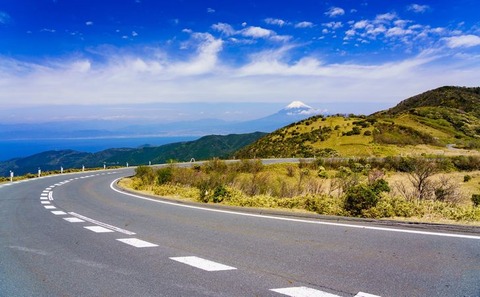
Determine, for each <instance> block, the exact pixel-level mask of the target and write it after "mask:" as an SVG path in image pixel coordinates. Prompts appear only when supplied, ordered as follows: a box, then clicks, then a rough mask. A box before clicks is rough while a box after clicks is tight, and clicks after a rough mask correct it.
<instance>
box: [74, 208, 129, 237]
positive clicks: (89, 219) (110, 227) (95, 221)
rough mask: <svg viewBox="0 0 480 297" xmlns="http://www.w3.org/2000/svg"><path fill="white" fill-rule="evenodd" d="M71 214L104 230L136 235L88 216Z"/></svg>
mask: <svg viewBox="0 0 480 297" xmlns="http://www.w3.org/2000/svg"><path fill="white" fill-rule="evenodd" d="M69 214H70V215H72V216H74V217H77V218H79V219H82V220H85V221H87V222H90V223H93V224H95V225H99V226H102V227H104V228H108V229H110V230H113V231H117V232H120V233H123V234H127V235H135V233H134V232H131V231H128V230H125V229H122V228H118V227H115V226H112V225H109V224H105V223H102V222H99V221H97V220H94V219H91V218H88V217H86V216H82V215H79V214H78V213H74V212H69Z"/></svg>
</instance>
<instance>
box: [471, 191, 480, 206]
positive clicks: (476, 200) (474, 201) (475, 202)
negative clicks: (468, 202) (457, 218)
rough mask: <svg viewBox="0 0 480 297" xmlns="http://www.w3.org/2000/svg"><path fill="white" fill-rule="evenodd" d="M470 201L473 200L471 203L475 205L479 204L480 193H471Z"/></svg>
mask: <svg viewBox="0 0 480 297" xmlns="http://www.w3.org/2000/svg"><path fill="white" fill-rule="evenodd" d="M472 202H473V205H475V206H476V207H477V206H480V194H473V195H472Z"/></svg>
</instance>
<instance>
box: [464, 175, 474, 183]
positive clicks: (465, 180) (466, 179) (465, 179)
mask: <svg viewBox="0 0 480 297" xmlns="http://www.w3.org/2000/svg"><path fill="white" fill-rule="evenodd" d="M471 179H472V177H471V176H470V175H468V174H467V175H465V176H464V177H463V182H464V183H468V182H469V181H470V180H471Z"/></svg>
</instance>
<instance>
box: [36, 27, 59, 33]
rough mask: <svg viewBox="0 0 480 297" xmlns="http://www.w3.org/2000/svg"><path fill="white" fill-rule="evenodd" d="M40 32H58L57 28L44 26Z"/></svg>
mask: <svg viewBox="0 0 480 297" xmlns="http://www.w3.org/2000/svg"><path fill="white" fill-rule="evenodd" d="M40 32H48V33H55V32H57V30H55V29H48V28H43V29H41V30H40Z"/></svg>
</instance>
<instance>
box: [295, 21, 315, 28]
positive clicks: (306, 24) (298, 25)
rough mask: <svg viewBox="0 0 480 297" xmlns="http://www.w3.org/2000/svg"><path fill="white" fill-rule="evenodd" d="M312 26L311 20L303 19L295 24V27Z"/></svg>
mask: <svg viewBox="0 0 480 297" xmlns="http://www.w3.org/2000/svg"><path fill="white" fill-rule="evenodd" d="M313 26H314V24H313V23H312V22H307V21H303V22H299V23H297V24H295V28H312V27H313Z"/></svg>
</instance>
